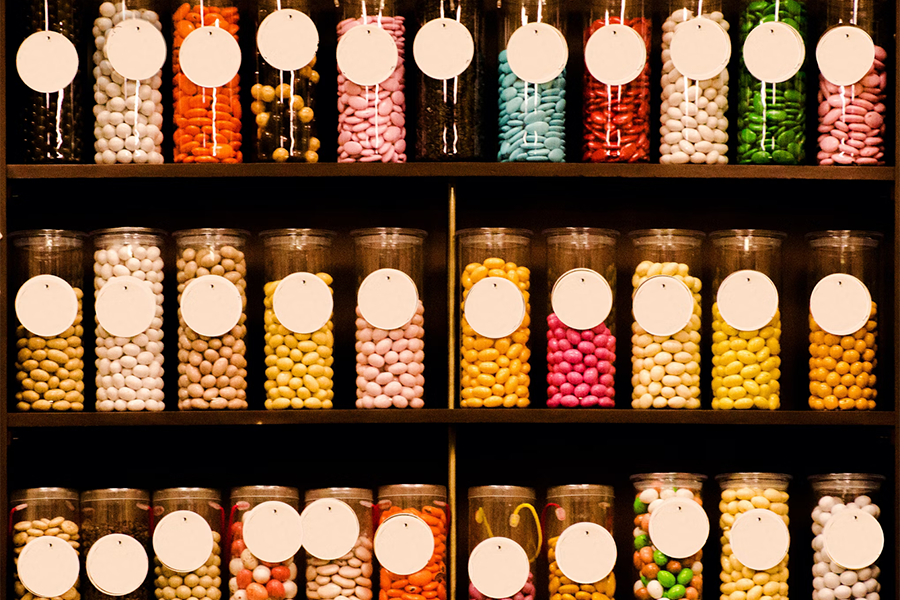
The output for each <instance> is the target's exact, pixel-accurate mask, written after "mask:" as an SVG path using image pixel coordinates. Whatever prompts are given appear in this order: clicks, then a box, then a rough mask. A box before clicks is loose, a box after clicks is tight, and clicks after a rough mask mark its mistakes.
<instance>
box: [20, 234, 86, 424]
mask: <svg viewBox="0 0 900 600" xmlns="http://www.w3.org/2000/svg"><path fill="white" fill-rule="evenodd" d="M84 238H85V234H83V233H81V232H78V231H66V230H62V229H35V230H31V231H18V232H15V233H13V234H12V235H11V236H10V240H11V241H12V245H13V249H14V255H15V257H16V258H15V262H14V263H11V267H12V273H13V281H14V282H16V285H18V286H19V287H18V293H17V295H16V301H15V310H16V317H17V321H18V323H17V326H16V380H17V381H18V382H19V389H18V390H17V391H16V410H18V411H29V410H37V411H48V410H50V409H53V410H57V411H67V410H74V411H81V410H84V343H83V341H82V338H83V337H84V327H83V326H82V299H83V296H84V293H83V292H82V288H81V286H82V283H83V278H84V270H83V263H84V254H83V251H84V250H83V248H84Z"/></svg>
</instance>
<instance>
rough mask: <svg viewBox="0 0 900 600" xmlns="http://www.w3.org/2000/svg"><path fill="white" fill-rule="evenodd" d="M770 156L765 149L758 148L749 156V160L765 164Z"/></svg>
mask: <svg viewBox="0 0 900 600" xmlns="http://www.w3.org/2000/svg"><path fill="white" fill-rule="evenodd" d="M771 158H772V157H771V156H770V155H769V153H768V152H766V151H765V150H759V151H757V152H754V153H753V154H752V155H751V156H750V160H751V161H752V162H754V163H756V164H758V165H764V164H767V163H768V162H769V161H770V160H771Z"/></svg>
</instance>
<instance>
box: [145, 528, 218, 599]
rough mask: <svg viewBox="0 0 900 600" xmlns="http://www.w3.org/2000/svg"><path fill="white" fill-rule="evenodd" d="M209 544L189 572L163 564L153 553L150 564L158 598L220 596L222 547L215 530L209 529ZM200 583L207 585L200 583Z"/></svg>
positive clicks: (215, 597)
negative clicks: (206, 556) (201, 561)
mask: <svg viewBox="0 0 900 600" xmlns="http://www.w3.org/2000/svg"><path fill="white" fill-rule="evenodd" d="M212 538H213V548H212V552H211V553H210V555H209V559H207V561H206V563H205V564H204V565H203V566H202V567H200V568H199V569H197V570H195V571H191V572H190V573H176V572H175V571H173V570H171V569H169V568H168V567H165V566H163V564H162V563H161V562H159V559H158V558H156V557H154V558H153V564H154V565H155V567H154V569H153V575H154V579H153V584H154V586H155V587H156V589H155V590H153V592H154V594H155V595H156V597H157V598H158V599H159V600H175V599H176V598H178V599H180V600H188V598H192V599H193V600H221V598H222V592H221V591H220V589H219V587H220V586H221V585H222V570H221V567H222V557H221V554H222V549H221V547H220V546H219V544H220V542H221V540H222V536H221V535H219V532H217V531H213V532H212ZM204 583H206V584H208V585H203V584H204Z"/></svg>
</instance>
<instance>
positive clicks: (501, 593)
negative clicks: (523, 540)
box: [469, 537, 531, 598]
mask: <svg viewBox="0 0 900 600" xmlns="http://www.w3.org/2000/svg"><path fill="white" fill-rule="evenodd" d="M530 571H531V568H530V565H529V564H528V555H527V554H525V550H524V549H523V548H522V546H520V545H519V544H518V543H516V542H514V541H513V540H511V539H509V538H505V537H492V538H488V539H486V540H484V541H483V542H481V543H480V544H478V545H477V546H475V549H474V550H472V554H470V555H469V581H471V582H472V585H474V586H475V589H477V590H478V591H479V592H481V593H482V594H484V595H485V596H487V597H488V598H512V597H513V596H514V595H515V594H517V593H518V592H519V591H521V589H522V588H523V587H525V584H526V583H527V582H528V573H529V572H530Z"/></svg>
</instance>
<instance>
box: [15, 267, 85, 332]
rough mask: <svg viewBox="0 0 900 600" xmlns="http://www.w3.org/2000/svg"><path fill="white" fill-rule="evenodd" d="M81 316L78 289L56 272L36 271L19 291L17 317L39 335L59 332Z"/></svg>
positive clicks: (26, 327)
mask: <svg viewBox="0 0 900 600" xmlns="http://www.w3.org/2000/svg"><path fill="white" fill-rule="evenodd" d="M77 316H78V297H77V296H76V295H75V290H74V289H72V286H71V285H69V284H68V282H66V281H65V280H64V279H61V278H59V277H57V276H56V275H35V276H34V277H32V278H31V279H29V280H28V281H26V282H25V283H23V284H22V287H20V288H19V291H18V293H17V294H16V317H18V319H19V323H21V324H22V326H23V327H25V329H27V330H28V331H30V332H31V333H33V334H35V335H40V336H43V337H53V336H56V335H59V334H60V333H62V332H63V331H65V330H66V329H68V328H69V327H71V326H72V323H74V322H75V317H77Z"/></svg>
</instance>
